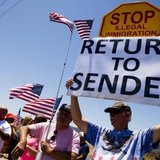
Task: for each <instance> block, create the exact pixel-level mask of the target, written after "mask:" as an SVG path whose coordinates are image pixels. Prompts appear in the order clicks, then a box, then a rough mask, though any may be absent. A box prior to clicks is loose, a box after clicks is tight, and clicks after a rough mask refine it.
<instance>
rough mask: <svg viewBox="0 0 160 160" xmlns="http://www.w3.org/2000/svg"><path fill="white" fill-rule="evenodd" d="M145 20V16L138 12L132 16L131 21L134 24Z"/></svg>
mask: <svg viewBox="0 0 160 160" xmlns="http://www.w3.org/2000/svg"><path fill="white" fill-rule="evenodd" d="M142 19H143V14H142V12H140V11H136V12H134V13H133V14H132V16H131V21H132V22H133V23H140V22H141V21H142Z"/></svg>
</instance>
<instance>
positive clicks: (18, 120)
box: [14, 108, 21, 126]
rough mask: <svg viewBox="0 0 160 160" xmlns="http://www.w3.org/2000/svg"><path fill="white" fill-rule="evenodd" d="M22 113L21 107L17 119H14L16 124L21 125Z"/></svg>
mask: <svg viewBox="0 0 160 160" xmlns="http://www.w3.org/2000/svg"><path fill="white" fill-rule="evenodd" d="M20 115H21V108H20V109H19V111H18V113H17V115H16V119H15V121H14V124H15V126H17V125H19V123H20Z"/></svg>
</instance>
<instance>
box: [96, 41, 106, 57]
mask: <svg viewBox="0 0 160 160" xmlns="http://www.w3.org/2000/svg"><path fill="white" fill-rule="evenodd" d="M107 41H108V40H99V41H98V42H97V46H96V51H95V54H105V51H100V48H102V47H106V44H102V42H107Z"/></svg>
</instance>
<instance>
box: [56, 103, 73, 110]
mask: <svg viewBox="0 0 160 160" xmlns="http://www.w3.org/2000/svg"><path fill="white" fill-rule="evenodd" d="M59 110H66V111H68V112H71V105H68V104H62V105H61V106H60V108H59Z"/></svg>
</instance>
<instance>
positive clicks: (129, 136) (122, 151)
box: [66, 79, 160, 160]
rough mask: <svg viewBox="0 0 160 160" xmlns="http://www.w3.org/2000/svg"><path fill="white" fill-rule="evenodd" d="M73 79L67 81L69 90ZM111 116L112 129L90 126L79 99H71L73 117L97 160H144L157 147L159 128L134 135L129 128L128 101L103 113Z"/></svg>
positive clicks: (129, 113) (155, 127)
mask: <svg viewBox="0 0 160 160" xmlns="http://www.w3.org/2000/svg"><path fill="white" fill-rule="evenodd" d="M72 84H73V80H72V79H69V80H68V81H67V82H66V87H67V88H68V87H70V86H71V85H72ZM104 111H105V112H106V113H109V115H110V121H111V124H112V126H113V129H107V128H103V127H100V126H97V125H95V124H93V123H90V122H88V121H86V120H84V118H83V117H82V114H81V110H80V108H79V102H78V98H77V97H76V96H71V114H72V119H73V122H74V123H75V124H76V125H77V126H78V127H79V128H80V129H81V130H82V131H83V132H84V133H85V135H84V137H85V140H87V141H88V142H89V143H91V144H92V145H93V146H94V152H93V159H94V160H141V159H142V157H143V155H144V154H145V153H147V152H149V151H151V150H152V149H153V148H154V147H158V146H157V145H158V142H159V140H160V125H156V126H154V127H151V128H148V129H146V130H140V131H138V132H133V131H131V130H129V129H128V123H129V122H130V120H131V115H132V111H131V108H130V107H129V105H128V104H127V103H125V102H122V101H119V102H115V103H114V104H113V106H111V107H108V108H106V109H105V110H104Z"/></svg>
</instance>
